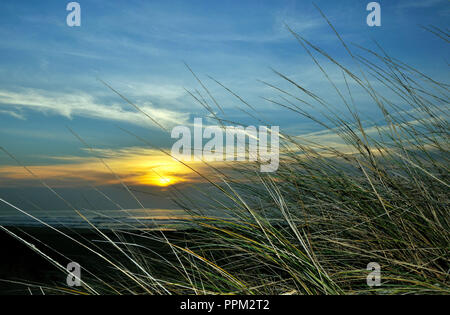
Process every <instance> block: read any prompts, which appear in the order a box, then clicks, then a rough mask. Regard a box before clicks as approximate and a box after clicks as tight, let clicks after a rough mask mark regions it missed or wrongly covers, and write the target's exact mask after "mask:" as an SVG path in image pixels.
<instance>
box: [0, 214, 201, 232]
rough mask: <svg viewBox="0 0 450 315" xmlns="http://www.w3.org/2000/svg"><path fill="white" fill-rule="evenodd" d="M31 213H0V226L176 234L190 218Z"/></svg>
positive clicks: (186, 215) (186, 216)
mask: <svg viewBox="0 0 450 315" xmlns="http://www.w3.org/2000/svg"><path fill="white" fill-rule="evenodd" d="M80 213H81V215H79V214H77V213H76V212H75V211H70V210H61V211H55V210H53V211H33V212H30V213H28V215H27V214H24V213H20V212H17V213H11V212H10V211H8V213H6V214H1V213H0V225H3V226H19V227H44V226H46V224H47V225H50V226H53V227H57V228H61V227H67V228H92V226H95V227H96V228H99V229H141V230H142V229H144V230H152V229H164V230H179V229H185V228H187V227H188V226H189V221H190V220H191V218H192V217H191V216H190V215H189V214H188V213H186V212H185V211H183V210H172V209H129V210H100V211H92V210H80Z"/></svg>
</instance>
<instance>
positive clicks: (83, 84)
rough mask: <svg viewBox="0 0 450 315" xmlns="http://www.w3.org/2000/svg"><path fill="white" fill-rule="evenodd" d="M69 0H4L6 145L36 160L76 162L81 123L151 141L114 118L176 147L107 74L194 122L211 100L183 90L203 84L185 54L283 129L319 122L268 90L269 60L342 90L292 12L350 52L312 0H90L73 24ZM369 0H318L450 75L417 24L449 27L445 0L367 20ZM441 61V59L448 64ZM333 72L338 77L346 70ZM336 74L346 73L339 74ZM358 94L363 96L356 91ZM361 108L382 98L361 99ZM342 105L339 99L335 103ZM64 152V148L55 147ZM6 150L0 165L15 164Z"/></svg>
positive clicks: (315, 86)
mask: <svg viewBox="0 0 450 315" xmlns="http://www.w3.org/2000/svg"><path fill="white" fill-rule="evenodd" d="M68 2H69V1H61V0H53V1H31V0H22V1H1V3H0V25H1V27H0V36H1V38H2V40H1V41H0V146H3V147H5V148H6V149H7V150H8V151H10V152H11V153H13V154H14V155H16V156H17V157H18V158H19V159H20V160H21V161H23V162H24V163H26V164H27V165H53V164H55V163H56V164H64V163H68V162H67V161H68V160H67V159H64V158H60V157H71V158H70V159H69V161H70V163H73V160H74V158H73V157H87V156H88V155H89V154H88V152H87V151H86V150H83V149H82V145H81V144H80V142H79V141H78V140H77V139H76V138H75V137H74V136H73V135H72V134H71V133H70V132H69V131H68V129H67V128H66V126H69V127H70V128H72V129H74V130H75V131H76V132H77V133H79V134H80V135H81V136H82V137H83V138H84V139H85V140H86V141H88V142H89V143H90V144H91V145H92V146H94V147H95V148H100V149H111V150H126V149H127V148H138V147H139V146H141V145H142V143H140V142H139V141H138V140H137V139H135V138H133V137H131V136H130V135H128V134H125V133H124V132H123V131H121V130H120V129H118V128H117V126H120V127H123V128H126V129H129V130H132V131H133V132H135V133H137V134H139V135H141V136H144V137H146V138H147V139H148V140H149V141H151V142H152V143H154V144H155V145H158V146H161V147H170V146H171V144H172V143H173V141H171V140H170V139H169V138H168V137H167V135H165V134H164V132H162V131H161V130H159V129H158V128H157V127H156V126H154V125H152V123H151V122H149V121H148V119H146V118H145V117H143V116H142V115H141V114H140V113H138V112H136V111H135V110H134V109H133V108H132V107H130V106H129V105H128V104H126V103H125V102H123V100H121V99H120V98H119V97H118V96H117V95H115V94H114V93H112V92H111V91H110V90H108V89H107V88H106V87H105V86H104V85H102V84H101V83H100V82H99V81H98V80H97V78H101V79H102V80H105V81H106V82H108V83H109V84H110V85H112V86H113V87H114V88H116V89H117V90H119V91H120V92H121V93H123V94H124V95H126V96H127V97H128V98H129V99H130V100H132V101H133V102H135V103H136V104H138V105H139V106H140V107H141V108H143V109H144V110H145V111H146V112H148V113H149V114H151V115H152V116H153V117H154V118H155V119H157V120H158V121H159V122H161V123H162V124H164V125H165V126H167V127H168V128H170V127H172V126H175V125H179V124H191V123H192V122H193V117H201V116H204V115H205V114H206V113H205V110H204V109H202V107H201V106H200V105H199V104H196V103H195V101H194V100H193V99H192V98H191V97H190V96H189V95H188V94H187V93H186V91H185V90H184V89H185V88H186V89H189V90H193V89H200V87H199V85H198V83H197V82H196V81H195V79H194V78H193V77H192V75H191V74H190V73H189V71H188V70H187V69H186V67H185V66H184V64H183V62H186V63H188V64H189V65H190V66H191V67H192V69H193V70H194V71H195V72H196V73H197V74H198V75H199V77H200V78H201V79H202V80H205V82H206V83H207V84H208V87H209V88H210V89H211V91H212V92H213V94H214V95H215V96H216V97H217V100H218V101H219V102H220V104H221V105H222V106H223V107H224V108H225V113H226V117H229V118H230V119H235V120H241V121H245V120H246V119H248V118H247V117H245V114H243V113H242V112H241V111H239V110H237V109H236V106H237V105H238V103H237V101H236V100H235V99H234V98H232V97H231V96H230V95H229V94H227V93H226V91H224V90H223V89H222V88H220V87H219V86H217V85H216V84H214V83H213V82H211V81H210V80H208V78H207V75H211V76H213V77H215V78H216V79H218V80H219V81H221V82H222V83H224V84H225V85H226V86H228V87H229V88H231V89H232V90H234V91H235V92H237V93H238V94H239V95H241V96H242V97H244V98H245V99H246V100H248V101H249V102H250V103H251V104H252V105H254V106H255V107H256V108H257V109H258V111H259V112H260V113H261V115H262V116H263V117H270V118H271V120H272V121H274V123H276V124H277V125H280V126H281V128H282V129H283V130H286V131H288V132H290V133H293V134H302V133H303V134H305V133H308V132H311V131H315V130H317V127H316V126H314V125H313V124H312V123H311V122H308V121H305V120H304V119H301V117H293V116H292V113H290V112H287V111H286V110H283V109H280V108H278V107H276V106H274V105H272V104H270V103H268V102H266V101H264V100H263V99H261V96H265V97H271V96H273V94H274V91H273V90H271V89H269V88H268V87H266V86H264V85H263V84H261V83H260V82H258V81H257V79H260V80H264V81H267V82H270V83H274V84H279V85H283V84H284V83H282V82H281V80H280V78H279V77H277V76H276V75H275V74H274V73H273V72H272V71H271V69H270V68H271V67H273V68H275V69H277V70H278V71H280V72H282V73H285V74H287V75H288V76H290V77H292V78H294V79H296V80H298V81H299V82H302V84H304V85H305V86H306V87H308V88H311V89H312V90H313V91H315V92H317V93H318V94H319V92H320V93H321V95H322V96H323V97H324V98H328V99H330V100H331V101H333V100H337V97H336V95H334V94H333V92H332V90H331V89H330V87H329V85H328V83H326V82H325V79H324V77H323V76H322V75H321V74H320V72H319V71H317V69H316V68H315V67H314V65H313V63H312V61H311V59H310V58H309V57H308V56H307V54H306V53H305V52H304V51H303V50H302V48H301V47H300V46H299V44H298V43H297V42H296V40H295V39H294V38H293V37H292V36H291V35H290V34H289V32H288V31H287V30H286V29H285V27H284V23H286V24H288V25H289V26H290V27H291V28H292V29H294V30H295V31H297V32H299V33H300V34H302V35H303V36H305V37H306V38H308V39H310V40H312V41H313V42H314V43H316V44H318V45H319V46H320V47H322V48H323V49H325V50H326V51H328V52H330V53H332V54H333V56H335V57H336V58H337V59H339V60H344V61H345V60H348V58H347V56H346V54H345V51H344V50H343V49H342V47H341V46H340V44H339V43H338V41H337V39H336V38H335V36H334V35H333V33H332V31H331V30H330V28H329V27H328V25H327V24H326V22H325V21H324V20H323V19H322V18H321V16H320V14H319V13H318V12H317V10H316V9H315V8H314V6H313V5H312V2H311V1H293V0H290V1H288V0H278V1H271V0H241V1H237V0H230V1H199V0H191V1H187V0H177V1H173V0H171V1H137V0H130V1H111V0H82V1H79V3H80V5H81V23H82V24H81V27H73V28H70V27H68V26H67V25H66V16H67V14H68V12H67V11H66V5H67V3H68ZM368 2H369V1H361V0H340V1H327V0H317V1H316V2H315V3H316V4H317V5H318V6H319V7H320V8H321V9H322V10H323V11H324V13H325V14H326V15H327V16H328V18H329V19H330V20H331V22H332V23H333V24H334V26H335V27H336V28H337V30H338V31H339V32H340V33H341V35H342V36H343V37H344V39H345V40H346V41H348V42H355V43H358V44H360V45H363V46H369V47H371V48H373V47H374V44H373V40H376V41H377V42H379V43H380V44H381V45H382V46H383V47H384V48H386V50H387V51H388V52H389V53H390V54H392V55H393V56H396V57H401V59H402V60H403V61H405V62H407V63H409V64H413V65H415V66H417V67H418V68H420V69H422V70H423V71H424V72H425V73H427V74H430V75H432V76H434V77H436V78H439V79H442V80H443V81H447V82H448V71H447V68H446V67H447V66H448V62H449V59H448V57H449V56H448V52H449V51H448V48H447V46H446V45H447V44H446V43H445V42H443V41H442V40H439V39H437V38H435V37H434V36H432V35H431V34H429V33H427V32H425V31H424V30H423V29H421V28H420V25H429V24H432V25H436V26H440V27H443V28H446V27H447V26H448V21H449V14H450V6H449V2H448V1H447V0H442V1H440V0H422V1H419V0H418V1H411V0H404V1H403V0H402V1H379V3H380V4H381V9H382V26H381V27H373V28H370V27H368V26H367V24H366V16H367V14H368V12H367V11H366V5H367V3H368ZM443 67H444V68H443ZM330 71H331V75H332V76H334V75H336V78H338V77H337V76H338V75H339V73H338V72H337V73H333V70H330ZM337 80H338V79H337ZM356 96H358V95H357V94H356ZM357 101H358V107H359V109H360V111H361V112H363V113H365V114H367V115H368V116H372V114H374V115H376V114H375V113H376V108H374V105H373V104H371V103H369V102H367V100H365V99H364V98H363V97H361V98H360V99H357ZM336 106H340V105H339V104H336ZM55 157H56V158H55ZM13 164H14V163H13V162H12V161H11V159H10V158H9V157H7V156H6V155H4V154H1V155H0V165H3V166H4V167H8V166H9V165H13Z"/></svg>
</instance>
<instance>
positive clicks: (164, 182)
mask: <svg viewBox="0 0 450 315" xmlns="http://www.w3.org/2000/svg"><path fill="white" fill-rule="evenodd" d="M173 181H174V180H173V179H172V178H170V177H160V178H158V181H157V184H158V186H162V187H165V186H169V185H171V184H172V183H173Z"/></svg>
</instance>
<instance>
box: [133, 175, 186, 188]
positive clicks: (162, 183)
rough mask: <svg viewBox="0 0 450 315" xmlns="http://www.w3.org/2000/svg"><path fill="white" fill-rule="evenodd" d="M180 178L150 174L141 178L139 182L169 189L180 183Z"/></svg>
mask: <svg viewBox="0 0 450 315" xmlns="http://www.w3.org/2000/svg"><path fill="white" fill-rule="evenodd" d="M180 181H181V179H180V178H178V177H176V176H171V175H157V174H150V175H147V176H145V177H144V178H141V179H140V180H139V182H140V183H141V184H144V185H151V186H159V187H167V186H171V185H174V184H176V183H179V182H180Z"/></svg>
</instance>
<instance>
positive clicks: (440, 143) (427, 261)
mask: <svg viewBox="0 0 450 315" xmlns="http://www.w3.org/2000/svg"><path fill="white" fill-rule="evenodd" d="M325 20H326V18H325ZM330 26H331V28H332V30H333V31H334V28H333V26H332V25H331V24H330ZM288 30H289V31H290V32H291V33H292V35H293V36H294V38H295V39H296V40H298V42H299V44H300V45H301V46H302V47H303V49H305V51H306V52H307V53H308V54H309V56H310V57H311V58H312V62H313V63H314V64H315V65H316V66H317V71H320V72H321V73H322V74H323V75H324V78H325V79H326V80H327V81H328V83H329V84H330V86H331V87H332V88H333V89H334V90H335V92H336V95H338V97H339V99H340V102H341V103H342V104H344V105H345V108H346V111H345V112H344V113H343V112H341V111H338V110H336V107H335V106H334V105H333V104H330V103H329V102H328V101H327V100H325V99H323V98H322V97H321V96H320V95H317V94H316V93H314V92H313V91H310V90H308V89H306V88H305V87H303V86H302V85H301V84H300V83H297V82H296V81H294V80H293V79H291V78H289V77H288V76H286V75H284V74H282V73H279V72H277V71H275V70H274V71H275V73H276V74H277V75H278V76H279V77H280V78H281V79H282V80H284V81H285V82H286V83H289V85H291V87H292V89H293V90H294V92H293V90H292V89H285V88H281V87H279V86H276V85H274V84H270V83H266V82H264V84H265V85H266V86H269V87H270V88H272V89H273V90H274V95H276V96H277V97H274V98H273V99H266V101H269V102H271V103H273V104H277V105H278V106H280V107H282V108H284V109H285V110H287V111H290V112H292V114H293V115H299V117H302V119H304V118H305V117H306V118H307V119H310V120H311V121H313V122H315V123H317V124H318V125H320V126H321V127H322V128H323V129H324V132H326V134H327V135H328V136H329V137H334V138H333V139H338V140H339V145H333V144H331V145H330V144H326V143H318V142H314V141H312V140H311V139H309V138H304V137H301V136H295V137H294V136H290V135H288V134H284V133H282V134H281V147H282V148H283V150H282V154H281V156H280V167H279V170H278V171H277V172H275V173H269V174H262V173H259V172H258V168H259V165H258V163H245V164H236V165H233V166H231V169H229V170H228V171H227V172H219V170H217V169H214V168H213V167H212V166H211V168H212V170H213V171H214V172H215V174H216V175H213V176H211V175H209V177H208V178H206V179H207V181H208V182H209V183H210V185H211V187H212V189H211V190H207V191H199V193H202V194H204V195H205V197H206V198H207V199H208V200H209V202H208V204H206V203H201V204H199V202H195V200H192V198H189V196H184V195H182V193H181V192H176V191H175V192H174V194H175V195H176V200H177V202H178V203H179V204H180V205H181V206H182V207H183V208H184V209H185V210H186V211H188V212H189V213H190V214H192V216H193V219H192V223H191V226H192V229H191V230H189V231H188V232H187V233H186V234H183V233H181V232H180V233H179V234H177V235H176V237H173V235H170V234H167V233H164V232H163V231H160V232H151V233H150V232H139V231H136V232H132V231H112V232H113V233H114V239H112V238H111V237H110V236H108V235H106V234H105V233H104V232H102V231H100V230H97V232H98V234H99V236H100V237H102V238H103V239H104V240H105V241H106V242H108V243H109V244H112V245H113V246H110V247H109V248H110V250H111V251H116V252H117V253H118V255H116V256H114V257H115V258H114V260H111V258H110V256H109V255H110V253H106V254H104V253H102V252H101V249H98V247H94V246H93V245H92V244H86V245H85V246H87V247H90V248H92V252H95V253H97V256H99V258H100V259H103V260H104V261H105V264H106V265H107V266H108V272H107V273H103V274H98V273H92V274H91V275H89V273H87V274H86V276H84V277H83V287H81V288H79V289H78V291H68V290H63V289H55V288H49V287H48V286H47V287H46V288H45V290H47V292H50V293H54V292H58V293H61V292H66V293H89V294H97V293H100V294H101V293H114V294H374V293H375V294H449V293H450V286H449V272H450V264H449V258H450V257H449V253H450V251H449V249H450V246H449V245H450V233H449V232H450V229H449V218H450V216H449V198H448V195H449V194H448V192H449V175H448V174H449V172H448V171H449V169H448V165H450V164H449V147H448V143H449V128H448V127H449V126H448V109H449V108H448V105H449V104H448V99H449V98H448V93H449V85H448V84H447V83H443V82H439V81H438V80H435V79H433V78H431V77H429V76H427V75H425V74H424V73H422V72H420V71H419V70H417V69H415V68H414V67H411V66H409V65H407V64H405V63H403V62H402V61H400V60H399V59H396V58H394V57H391V56H389V55H388V54H387V53H386V52H384V51H383V49H381V47H379V49H378V50H377V51H374V50H370V49H367V48H364V47H360V46H357V45H348V44H346V43H345V42H344V41H343V40H342V38H341V37H340V35H339V34H338V33H337V32H336V36H337V37H338V39H339V40H340V41H341V43H342V45H343V47H344V49H345V50H346V51H347V53H348V56H349V60H350V65H344V64H341V63H340V62H338V61H337V60H335V59H334V58H333V57H332V56H331V55H330V54H328V53H327V52H325V51H324V50H322V49H321V48H319V47H317V46H315V45H314V44H313V43H311V42H310V41H308V40H307V39H305V38H303V37H302V36H301V35H299V34H297V33H295V32H294V31H292V30H290V29H289V28H288ZM439 37H441V38H442V37H445V38H444V39H445V40H446V41H447V42H448V40H447V39H448V37H449V34H447V33H446V32H445V31H442V30H439ZM324 63H326V64H328V65H329V67H331V66H332V67H334V68H335V69H338V70H339V71H340V72H341V73H342V79H343V81H344V82H345V85H344V88H342V85H338V84H336V83H335V82H334V81H333V80H332V79H331V76H330V75H329V72H327V69H328V68H327V66H325V65H324ZM196 78H197V77H196ZM214 81H215V82H216V83H219V84H220V85H221V86H222V87H224V88H225V89H226V90H227V91H228V92H230V97H233V98H237V99H238V100H239V101H240V102H241V104H242V106H243V108H244V109H245V110H247V111H248V113H249V115H251V116H252V117H255V118H257V119H258V120H259V121H263V118H260V116H259V114H260V113H258V112H257V110H255V109H254V108H255V107H254V106H252V105H250V104H248V103H247V102H246V101H245V100H244V99H243V98H241V97H240V96H239V95H237V94H236V93H235V92H233V91H231V90H230V89H228V88H227V87H225V86H224V85H223V84H221V83H220V82H218V81H216V80H214V79H213V81H212V82H213V83H214ZM200 82H201V81H200ZM355 86H356V87H357V88H358V89H360V90H361V91H363V93H364V95H365V97H366V99H367V101H368V102H370V103H372V104H373V105H374V106H376V107H378V109H379V111H380V113H381V114H382V117H384V119H383V120H382V121H370V120H369V119H363V118H361V117H362V116H363V115H362V113H360V112H359V111H358V110H357V107H358V106H357V105H358V104H356V103H355V102H356V101H355V100H356V97H354V95H353V94H352V90H353V89H354V88H355ZM202 87H203V88H204V91H205V93H206V94H207V96H209V99H211V100H212V102H213V104H209V103H208V101H207V100H206V97H201V96H200V93H199V92H198V91H197V92H196V93H194V92H192V94H191V95H192V96H193V97H195V99H196V100H197V101H198V102H199V103H200V104H201V105H202V106H204V107H205V108H206V110H208V111H209V113H210V114H211V116H210V117H213V118H215V119H216V120H217V121H218V123H220V124H222V123H223V122H224V121H225V117H221V113H222V108H221V107H220V105H219V104H218V103H217V101H216V100H215V99H214V97H213V96H212V94H211V93H210V92H209V90H208V89H207V88H206V85H204V84H203V83H202ZM214 103H215V104H214ZM214 105H217V107H218V109H220V113H219V112H216V111H215V110H213V106H214ZM134 106H135V105H134ZM261 116H262V115H261ZM263 122H264V121H263ZM130 193H131V192H130ZM206 209H217V210H218V211H225V212H226V213H227V214H228V216H227V217H226V218H223V219H219V218H212V217H208V216H207V215H206V214H205V212H204V210H206ZM148 241H154V242H159V243H160V244H161V246H164V248H165V249H164V251H161V252H158V250H157V249H156V250H155V249H152V248H149V247H147V245H146V244H147V242H148ZM30 246H31V245H30ZM370 262H376V263H378V264H379V265H380V266H381V286H378V287H370V286H368V285H367V283H366V277H367V275H368V274H369V271H368V270H367V269H366V267H367V265H368V264H369V263H370ZM54 263H55V265H57V266H58V267H59V268H61V266H60V265H59V264H58V263H57V262H54ZM87 269H89V266H87ZM52 290H53V291H52Z"/></svg>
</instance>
